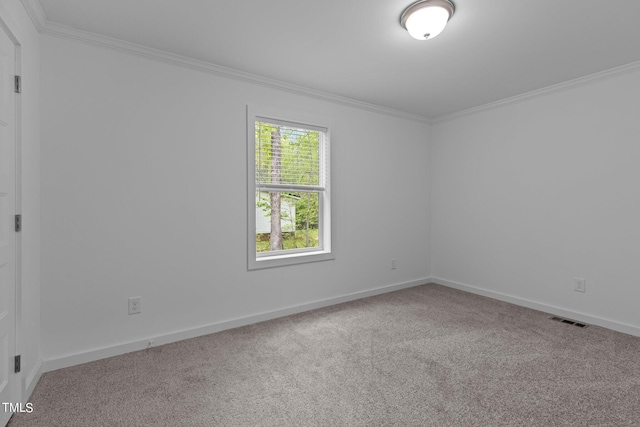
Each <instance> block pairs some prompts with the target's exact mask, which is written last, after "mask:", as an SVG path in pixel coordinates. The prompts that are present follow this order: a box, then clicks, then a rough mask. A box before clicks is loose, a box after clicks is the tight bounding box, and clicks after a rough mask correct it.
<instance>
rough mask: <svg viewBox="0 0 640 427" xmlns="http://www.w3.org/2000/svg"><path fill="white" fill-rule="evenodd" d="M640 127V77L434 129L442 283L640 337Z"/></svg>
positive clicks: (435, 223) (437, 258)
mask: <svg viewBox="0 0 640 427" xmlns="http://www.w3.org/2000/svg"><path fill="white" fill-rule="evenodd" d="M639 118H640V71H638V70H637V71H635V72H631V73H626V74H618V75H615V76H612V77H608V78H605V79H602V80H597V81H593V82H591V83H589V84H586V85H581V86H575V87H572V88H570V89H566V90H563V91H560V92H556V93H550V94H547V95H544V96H540V97H536V98H532V99H528V100H526V101H521V102H517V103H511V104H507V105H504V106H502V107H499V108H494V109H489V110H485V111H482V112H478V113H475V114H471V115H468V116H465V117H460V118H457V119H453V120H450V121H446V122H442V123H438V124H436V125H434V127H433V129H432V146H431V150H432V151H431V169H432V175H431V178H432V198H431V204H432V230H433V234H432V245H433V246H432V273H433V275H434V277H436V278H440V279H444V281H445V282H447V281H448V282H450V283H449V284H454V285H456V284H457V285H462V287H463V288H465V287H464V285H470V286H472V287H476V288H479V290H481V291H489V294H493V295H494V296H500V295H502V296H504V295H507V296H513V297H516V299H518V300H520V302H521V303H525V304H526V303H528V302H534V303H540V304H542V305H543V306H549V307H556V308H559V309H564V310H568V311H569V312H574V313H578V314H579V315H580V314H584V315H585V316H586V317H591V318H592V320H595V321H596V322H599V323H603V324H607V322H602V321H603V320H604V321H611V322H613V323H615V324H614V325H609V326H614V327H616V328H617V329H620V330H626V331H628V332H632V333H636V334H638V333H639V332H640V329H638V328H639V327H640V261H639V260H640V244H639V242H640V193H639V190H640V139H639V136H640V120H639ZM574 277H578V278H585V279H586V280H587V292H586V293H584V294H581V293H577V292H574V291H573V284H572V280H573V278H574ZM451 282H452V283H451ZM467 289H469V290H474V289H472V288H467ZM476 290H478V289H476ZM627 326H630V328H627ZM625 328H626V329H625Z"/></svg>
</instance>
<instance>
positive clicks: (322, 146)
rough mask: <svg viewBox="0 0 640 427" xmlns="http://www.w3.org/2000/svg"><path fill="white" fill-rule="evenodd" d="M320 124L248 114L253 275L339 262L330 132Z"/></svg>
mask: <svg viewBox="0 0 640 427" xmlns="http://www.w3.org/2000/svg"><path fill="white" fill-rule="evenodd" d="M312 123H314V124H312ZM316 123H317V122H314V121H310V120H308V119H307V120H300V118H297V117H293V115H289V114H287V115H286V116H284V117H283V116H282V114H273V113H268V112H264V113H263V112H260V113H256V112H255V111H254V110H253V109H252V108H251V107H248V108H247V175H248V192H247V193H248V194H247V203H248V209H247V213H248V215H247V216H248V226H247V228H248V233H247V246H248V251H247V252H248V268H249V270H254V269H259V268H268V267H279V266H283V265H289V264H300V263H306V262H314V261H324V260H328V259H333V258H334V256H333V255H332V253H331V191H330V179H329V178H330V161H329V159H330V155H329V153H330V151H329V128H328V127H327V126H323V125H318V124H316Z"/></svg>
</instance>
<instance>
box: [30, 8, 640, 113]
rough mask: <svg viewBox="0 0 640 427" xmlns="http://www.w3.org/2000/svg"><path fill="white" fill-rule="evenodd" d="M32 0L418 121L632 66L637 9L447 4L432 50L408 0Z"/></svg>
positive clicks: (74, 23)
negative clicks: (413, 30) (407, 25)
mask: <svg viewBox="0 0 640 427" xmlns="http://www.w3.org/2000/svg"><path fill="white" fill-rule="evenodd" d="M39 1H40V4H41V6H42V8H43V9H44V12H45V14H46V18H47V20H48V21H50V22H54V23H58V24H63V25H66V26H70V27H73V28H76V29H80V30H85V31H90V32H93V33H97V34H101V35H105V36H109V37H113V38H116V39H120V40H124V41H128V42H132V43H136V44H139V45H143V46H147V47H151V48H155V49H160V50H163V51H166V52H170V53H174V54H178V55H182V56H186V57H189V58H193V59H197V60H201V61H205V62H208V63H212V64H216V65H221V66H225V67H230V68H233V69H237V70H240V71H244V72H249V73H253V74H257V75H260V76H264V77H268V78H271V79H276V80H280V81H283V82H286V83H292V84H296V85H300V86H304V87H307V88H310V89H314V90H320V91H323V92H327V93H330V94H334V95H339V96H343V97H347V98H351V99H354V100H358V101H363V102H367V103H371V104H376V105H379V106H383V107H387V108H392V109H395V110H399V111H403V112H408V113H412V114H417V115H420V116H424V117H427V118H435V117H440V116H443V115H447V114H450V113H454V112H458V111H462V110H465V109H468V108H472V107H476V106H480V105H483V104H487V103H490V102H494V101H497V100H500V99H504V98H508V97H512V96H515V95H519V94H522V93H526V92H529V91H533V90H536V89H541V88H544V87H548V86H551V85H555V84H558V83H562V82H566V81H569V80H572V79H576V78H579V77H583V76H586V75H590V74H593V73H597V72H600V71H604V70H608V69H611V68H614V67H618V66H621V65H626V64H629V63H632V62H636V61H640V25H638V18H640V1H637V0H607V1H602V0H555V1H551V0H535V1H514V0H482V1H478V0H454V2H455V5H456V12H455V14H454V16H453V17H452V19H451V20H450V22H449V25H448V26H447V28H446V29H445V30H444V32H443V33H442V34H441V35H440V36H438V37H437V38H435V39H433V40H429V41H417V40H414V39H413V38H411V37H410V36H409V34H408V33H407V32H406V31H405V30H404V29H402V27H401V26H400V24H399V17H400V14H401V13H402V11H403V10H404V9H405V8H406V7H407V6H408V5H409V4H411V3H412V2H413V0H269V1H265V0H244V1H241V0H180V1H176V0H108V1H105V0H39ZM45 28H46V26H45Z"/></svg>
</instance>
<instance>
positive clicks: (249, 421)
mask: <svg viewBox="0 0 640 427" xmlns="http://www.w3.org/2000/svg"><path fill="white" fill-rule="evenodd" d="M30 401H31V402H32V403H33V406H34V412H33V413H32V414H18V415H15V416H14V417H13V419H12V420H11V422H10V424H9V425H10V426H11V427H18V426H383V425H397V426H570V425H572V426H616V427H617V426H638V425H640V338H637V337H632V336H629V335H625V334H621V333H617V332H613V331H610V330H606V329H603V328H599V327H595V326H589V327H587V328H584V329H582V328H579V327H576V326H572V325H568V324H563V323H559V322H556V321H553V320H550V315H548V314H545V313H541V312H537V311H534V310H529V309H526V308H521V307H517V306H514V305H510V304H507V303H503V302H499V301H495V300H492V299H488V298H483V297H479V296H476V295H472V294H468V293H464V292H460V291H457V290H453V289H448V288H445V287H441V286H438V285H434V284H429V285H424V286H419V287H416V288H411V289H407V290H403V291H398V292H393V293H389V294H385V295H380V296H376V297H372V298H367V299H363V300H359V301H355V302H351V303H346V304H341V305H337V306H333V307H329V308H324V309H320V310H315V311H312V312H308V313H303V314H299V315H295V316H289V317H286V318H282V319H277V320H273V321H269V322H264V323H260V324H256V325H251V326H247V327H243V328H238V329H234V330H230V331H225V332H221V333H217V334H213V335H208V336H204V337H200V338H195V339H191V340H187V341H182V342H179V343H174V344H169V345H165V346H161V347H157V348H152V349H149V350H144V351H139V352H136V353H130V354H126V355H123V356H118V357H113V358H110V359H106V360H101V361H97V362H92V363H87V364H84V365H80V366H75V367H71V368H67V369H62V370H59V371H55V372H50V373H47V374H45V375H43V377H42V379H41V381H40V383H39V384H38V385H37V387H36V389H35V391H34V393H33V396H32V397H31V400H30Z"/></svg>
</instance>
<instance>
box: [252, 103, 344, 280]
mask: <svg viewBox="0 0 640 427" xmlns="http://www.w3.org/2000/svg"><path fill="white" fill-rule="evenodd" d="M256 121H263V122H267V123H275V124H284V125H287V126H292V127H300V128H303V129H311V130H318V131H321V132H323V134H324V138H325V141H324V144H325V147H324V148H325V149H324V150H323V151H324V158H322V160H321V170H324V171H323V172H322V173H326V174H327V176H326V179H325V186H324V190H323V191H322V192H319V193H318V194H319V197H320V200H319V204H318V211H319V218H318V221H319V224H318V229H319V234H318V244H319V247H317V248H302V249H296V250H285V251H275V252H268V253H257V252H256V190H257V188H256V163H255V162H256V130H255V129H256ZM330 129H331V126H329V123H328V120H326V119H325V120H323V119H319V118H316V117H309V116H305V115H302V114H300V113H295V112H288V111H280V110H277V109H274V108H256V107H253V106H250V105H248V106H247V268H248V270H258V269H262V268H272V267H281V266H285V265H295V264H303V263H309V262H317V261H327V260H332V259H335V256H334V255H333V252H332V250H331V228H332V227H331V225H332V219H331V135H330ZM323 163H324V168H322V164H323ZM274 187H276V186H275V185H274ZM278 187H282V189H283V190H285V191H286V190H291V191H301V189H299V188H297V189H296V188H294V186H284V185H279V186H278ZM302 190H304V189H302Z"/></svg>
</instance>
